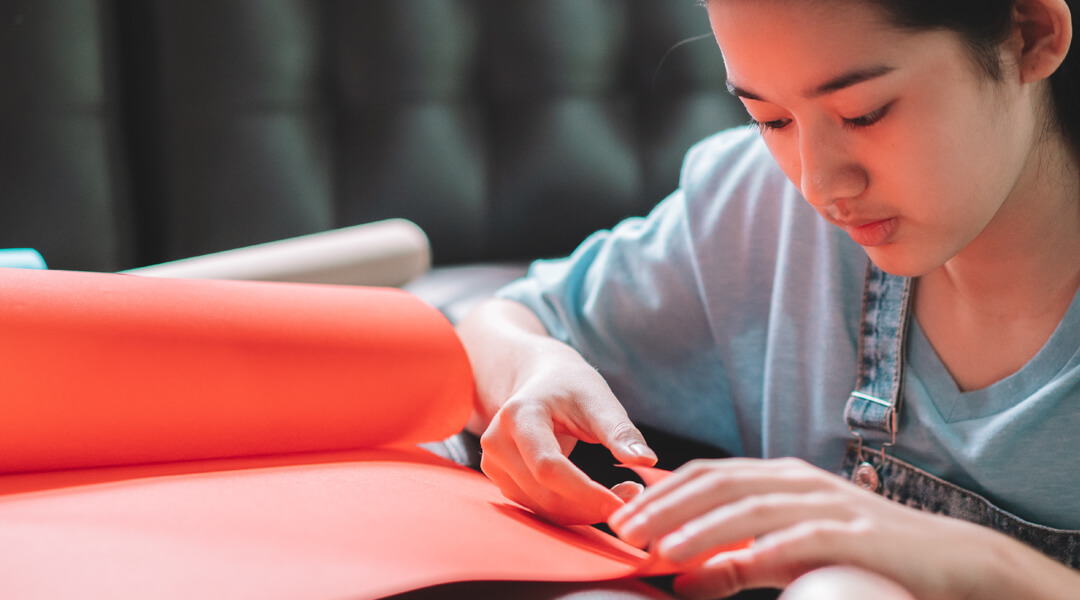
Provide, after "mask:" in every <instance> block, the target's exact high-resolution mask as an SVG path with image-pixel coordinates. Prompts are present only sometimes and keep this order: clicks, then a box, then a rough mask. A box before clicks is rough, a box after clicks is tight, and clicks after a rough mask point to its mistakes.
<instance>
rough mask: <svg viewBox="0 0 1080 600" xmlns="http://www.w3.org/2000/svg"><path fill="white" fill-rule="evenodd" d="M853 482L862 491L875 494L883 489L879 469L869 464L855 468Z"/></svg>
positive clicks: (862, 464)
mask: <svg viewBox="0 0 1080 600" xmlns="http://www.w3.org/2000/svg"><path fill="white" fill-rule="evenodd" d="M851 481H852V482H853V483H854V484H855V485H857V486H859V487H861V488H862V489H864V490H868V491H871V492H875V493H876V492H877V491H878V489H879V488H880V487H881V477H879V476H878V472H877V469H875V468H874V465H872V464H870V463H868V462H864V463H861V464H859V466H857V467H855V471H854V472H852V474H851Z"/></svg>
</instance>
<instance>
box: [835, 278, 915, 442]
mask: <svg viewBox="0 0 1080 600" xmlns="http://www.w3.org/2000/svg"><path fill="white" fill-rule="evenodd" d="M911 290H912V280H911V278H910V277H899V276H897V275H890V274H888V273H886V272H884V271H882V270H881V269H879V268H878V267H877V266H876V265H875V264H874V263H872V262H871V263H870V266H869V267H868V268H867V271H866V283H865V284H864V289H863V315H862V325H861V327H860V328H859V368H858V379H857V383H856V387H855V391H853V392H851V395H850V396H849V397H848V401H847V406H846V407H845V408H844V419H845V420H846V421H847V424H848V428H849V429H851V431H852V433H854V434H855V435H857V436H858V437H860V439H861V437H862V436H861V433H860V432H864V431H865V432H881V433H885V434H887V435H888V436H890V437H891V438H892V441H893V442H895V441H896V428H897V427H898V425H899V413H900V402H901V399H902V398H903V381H904V347H905V340H906V338H907V324H908V313H909V309H910V306H911Z"/></svg>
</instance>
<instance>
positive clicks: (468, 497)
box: [0, 269, 678, 600]
mask: <svg viewBox="0 0 1080 600" xmlns="http://www.w3.org/2000/svg"><path fill="white" fill-rule="evenodd" d="M473 395H474V388H473V381H472V373H471V370H470V368H469V363H468V358H467V356H466V355H465V352H464V350H463V348H462V347H461V344H460V342H459V341H458V338H457V336H456V334H455V333H454V330H453V328H452V327H451V325H450V324H449V323H448V322H447V321H446V319H444V318H443V316H442V315H441V314H440V313H439V312H438V311H436V310H435V309H434V308H432V307H430V306H428V305H426V304H424V303H423V302H421V301H420V300H419V299H417V298H415V297H413V296H411V295H409V294H407V293H405V292H402V291H399V290H395V289H383V288H356V287H336V286H320V285H307V284H283V283H252V282H230V281H199V280H170V279H150V278H140V277H138V276H134V275H111V274H93V273H74V272H62V271H20V270H14V269H0V415H2V418H0V596H3V597H4V598H5V599H20V600H21V599H26V600H30V599H34V600H36V599H51V598H68V597H103V598H113V599H120V600H126V599H132V600H134V599H141V598H260V599H267V598H271V599H272V598H280V599H283V600H285V599H291V598H304V599H318V598H346V597H348V598H377V597H381V596H384V595H387V594H392V593H397V592H402V591H407V590H411V589H415V588H418V587H422V586H428V585H434V584H439V583H448V582H453V581H465V580H475V579H498V580H547V581H586V580H601V579H613V578H621V577H634V576H641V575H648V574H660V573H671V572H674V571H676V570H678V566H676V565H669V564H663V563H661V562H659V561H654V560H651V559H650V558H649V556H648V555H646V554H645V553H643V552H641V551H639V550H637V549H635V548H632V547H630V546H628V545H627V544H625V543H623V542H621V541H619V540H618V539H616V538H614V537H611V536H609V535H606V534H604V533H601V532H600V531H598V530H595V529H591V528H587V527H576V528H561V527H556V526H553V525H551V524H548V523H546V522H544V521H542V520H540V519H539V518H537V517H536V516H535V515H533V514H532V513H531V512H529V511H527V510H525V509H523V508H521V507H519V506H517V505H515V504H513V503H511V502H509V501H508V500H506V499H505V498H503V497H502V495H501V494H500V493H499V491H498V489H497V488H496V487H495V486H494V485H493V484H492V483H491V482H490V481H488V480H487V479H486V478H485V477H484V476H483V475H481V474H480V473H477V472H475V471H471V470H469V469H466V468H464V467H460V466H458V465H455V464H453V463H451V462H449V461H445V460H442V459H440V458H437V457H435V456H434V455H431V454H429V453H427V452H425V451H423V450H421V449H419V448H416V447H415V446H412V444H415V443H417V442H422V441H431V440H438V439H442V438H445V437H447V436H449V435H452V434H454V433H456V432H458V431H460V430H461V429H462V428H463V427H464V424H465V422H466V420H467V419H468V416H469V414H470V411H471V409H472V400H473Z"/></svg>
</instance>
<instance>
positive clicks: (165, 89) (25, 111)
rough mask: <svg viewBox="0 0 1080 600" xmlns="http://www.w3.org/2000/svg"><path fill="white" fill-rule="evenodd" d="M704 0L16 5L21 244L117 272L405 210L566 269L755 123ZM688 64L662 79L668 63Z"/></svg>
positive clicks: (477, 246)
mask: <svg viewBox="0 0 1080 600" xmlns="http://www.w3.org/2000/svg"><path fill="white" fill-rule="evenodd" d="M696 4H697V3H696V0H0V56H3V60H0V202H2V216H0V248H3V247H23V246H25V247H33V248H37V249H39V250H40V251H41V252H42V254H44V256H45V259H46V260H47V262H48V263H49V266H50V267H52V268H62V269H83V270H101V271H113V270H120V269H126V268H131V267H135V266H141V265H146V264H152V263H157V262H162V261H165V260H172V259H177V258H182V257H187V256H193V255H197V254H203V253H208V252H214V251H219V250H224V249H228V248H233V247H237V246H244V245H249V244H253V243H259V242H265V241H270V240H274V239H280V238H285V237H291V236H295V235H300V234H306V233H312V232H315V231H321V230H325V229H329V228H334V227H341V226H346V225H352V224H357V223H363V222H368V221H373V220H379V219H383V218H387V217H404V218H407V219H410V220H412V221H414V222H415V223H417V224H419V225H420V226H421V227H422V228H423V229H424V230H425V231H426V232H427V233H428V235H429V237H430V240H431V244H432V248H433V254H434V260H435V262H436V264H437V265H452V264H460V263H467V262H470V263H471V262H478V261H485V262H490V261H516V260H522V259H531V258H536V257H541V256H548V255H556V254H563V253H565V252H567V251H569V250H571V249H572V248H573V247H574V246H575V245H576V244H577V243H578V242H579V241H580V240H581V239H582V238H583V237H584V236H585V235H586V234H587V233H589V232H591V231H593V230H595V229H597V228H601V227H609V226H611V225H613V224H614V223H616V222H617V221H618V220H619V219H621V218H623V217H625V216H629V215H634V214H643V213H645V212H646V211H647V210H648V209H649V208H650V207H651V206H652V205H653V204H655V203H656V202H657V201H658V200H660V199H661V198H663V197H664V196H665V195H667V194H668V193H669V192H670V191H671V190H672V189H673V188H674V186H675V185H676V181H677V175H678V167H679V162H680V160H681V157H682V155H683V153H684V152H685V150H686V149H687V148H688V147H689V146H690V145H691V144H692V143H693V142H694V141H696V140H697V139H700V138H702V137H704V136H705V135H708V134H709V133H712V132H714V131H717V130H720V129H722V128H725V127H728V126H731V125H734V124H737V123H740V122H742V121H744V120H745V117H744V115H743V113H742V110H741V108H740V107H739V106H738V104H737V103H736V102H735V101H734V100H733V99H732V98H730V97H728V95H727V94H726V92H725V91H724V89H723V81H724V75H723V71H722V68H723V66H722V61H721V57H720V55H719V51H718V50H717V49H716V47H715V44H714V43H713V42H712V41H711V40H709V39H702V40H700V41H697V42H693V43H688V44H685V45H681V46H678V47H676V48H674V49H672V48H673V46H675V45H676V44H677V43H678V42H680V41H681V40H685V39H687V38H690V37H693V36H699V35H702V34H707V33H708V31H709V29H708V23H707V20H706V16H705V14H704V11H703V9H701V8H700V7H698V6H697V5H696ZM669 50H671V51H670V53H669V54H668V56H667V59H666V60H665V61H663V64H662V66H661V58H662V57H664V55H665V53H666V52H668V51H669Z"/></svg>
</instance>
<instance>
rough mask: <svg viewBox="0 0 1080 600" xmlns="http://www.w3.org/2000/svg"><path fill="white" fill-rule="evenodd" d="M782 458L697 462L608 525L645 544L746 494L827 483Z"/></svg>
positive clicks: (809, 488) (805, 488)
mask: <svg viewBox="0 0 1080 600" xmlns="http://www.w3.org/2000/svg"><path fill="white" fill-rule="evenodd" d="M782 462H783V461H762V460H746V459H727V460H711V461H695V462H693V463H690V464H688V465H687V466H686V467H684V468H682V469H679V470H678V471H676V472H675V473H674V474H673V475H672V476H671V477H668V478H667V479H665V480H664V481H662V482H660V483H658V484H657V485H655V486H650V487H649V488H648V490H646V492H645V493H644V494H642V496H640V497H639V498H638V499H636V500H634V501H633V502H630V503H628V504H627V505H626V506H624V507H623V508H621V509H619V510H618V511H616V512H615V514H613V515H612V519H611V521H610V525H611V527H612V528H613V529H614V530H615V531H616V532H618V533H619V535H620V537H622V538H623V539H624V540H626V541H628V542H629V543H632V544H636V545H643V544H645V543H646V542H647V541H649V540H652V539H655V538H658V537H660V536H662V535H665V534H667V533H669V532H671V531H673V530H675V529H676V528H678V527H680V526H682V525H683V524H685V523H687V522H688V521H691V520H693V519H696V518H699V517H701V516H702V515H704V514H706V513H708V512H710V511H712V510H714V509H716V508H717V507H719V506H723V505H725V504H729V503H731V502H734V501H737V500H740V499H742V498H744V497H748V496H755V495H764V494H768V493H773V492H776V491H784V492H789V493H807V492H810V491H814V490H817V489H821V488H822V487H828V485H831V484H829V483H826V482H822V481H821V474H819V473H818V472H817V471H818V470H817V469H813V468H807V465H805V464H798V463H796V464H782Z"/></svg>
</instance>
